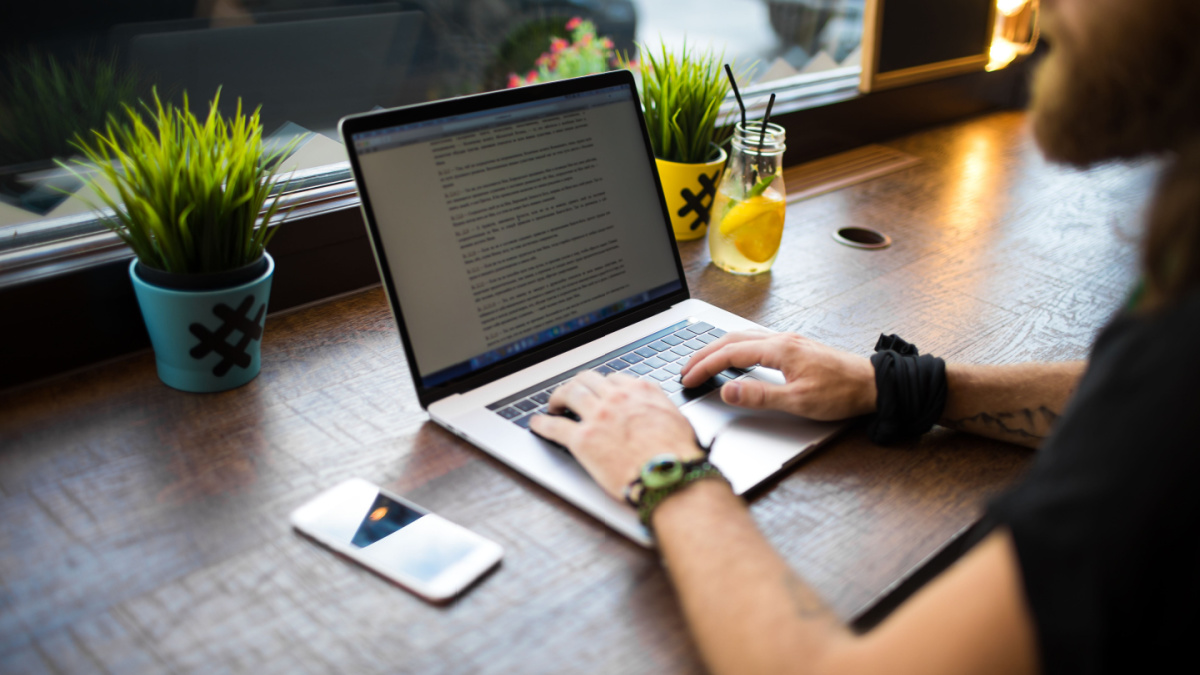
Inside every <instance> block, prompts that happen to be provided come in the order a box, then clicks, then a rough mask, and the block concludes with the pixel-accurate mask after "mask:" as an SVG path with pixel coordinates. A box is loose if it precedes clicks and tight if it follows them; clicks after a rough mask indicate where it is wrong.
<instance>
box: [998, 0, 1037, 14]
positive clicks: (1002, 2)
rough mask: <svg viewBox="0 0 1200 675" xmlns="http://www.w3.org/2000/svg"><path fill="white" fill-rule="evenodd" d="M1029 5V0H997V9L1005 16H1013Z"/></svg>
mask: <svg viewBox="0 0 1200 675" xmlns="http://www.w3.org/2000/svg"><path fill="white" fill-rule="evenodd" d="M1028 4H1029V0H996V9H997V10H998V11H999V12H1000V13H1001V14H1003V15H1005V16H1012V15H1013V14H1016V13H1017V12H1019V11H1021V9H1022V8H1024V7H1025V5H1028Z"/></svg>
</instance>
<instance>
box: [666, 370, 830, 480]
mask: <svg viewBox="0 0 1200 675" xmlns="http://www.w3.org/2000/svg"><path fill="white" fill-rule="evenodd" d="M756 375H758V372H757V371H755V372H754V373H751V374H750V375H748V376H747V377H755V376H756ZM761 379H763V380H768V381H773V380H774V379H775V378H771V377H769V376H768V377H762V378H761ZM682 412H683V414H684V415H685V416H686V417H687V418H688V421H690V422H691V423H692V426H693V427H694V428H695V430H696V436H697V438H698V439H699V440H700V442H701V443H704V444H705V445H707V444H709V443H711V444H712V455H711V460H712V462H713V464H716V465H717V467H719V468H720V469H721V472H722V473H724V474H725V477H726V478H728V479H729V482H730V483H731V484H732V485H733V490H734V492H736V493H738V494H742V493H743V492H745V491H746V490H749V489H750V488H752V487H754V486H755V485H757V484H758V483H759V482H761V481H762V480H764V479H766V478H767V477H768V476H770V475H772V474H774V473H775V472H777V471H779V469H780V468H782V467H783V465H784V464H786V463H788V462H789V461H791V460H792V459H793V458H795V457H796V456H797V455H799V454H801V453H802V452H804V451H805V450H807V449H808V448H809V447H811V446H813V445H815V444H817V443H819V442H820V441H822V440H824V439H825V438H828V437H829V435H830V434H831V433H833V431H835V430H836V429H837V428H838V427H840V426H841V423H839V422H814V421H813V420H810V419H806V418H803V417H796V416H795V415H789V414H787V413H781V412H776V411H772V410H746V409H744V408H735V407H733V406H731V405H729V404H727V403H725V402H724V401H722V400H721V396H720V393H719V392H713V393H712V394H710V395H709V396H706V397H704V398H703V399H701V400H699V401H696V402H695V403H693V404H691V405H689V406H685V407H684V408H683V410H682Z"/></svg>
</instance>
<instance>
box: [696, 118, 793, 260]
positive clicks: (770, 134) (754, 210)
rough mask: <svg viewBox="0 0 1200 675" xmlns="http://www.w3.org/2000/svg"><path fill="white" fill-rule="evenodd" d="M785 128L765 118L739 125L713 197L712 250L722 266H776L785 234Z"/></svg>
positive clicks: (710, 237)
mask: <svg viewBox="0 0 1200 675" xmlns="http://www.w3.org/2000/svg"><path fill="white" fill-rule="evenodd" d="M784 135H785V132H784V129H783V127H781V126H779V125H778V124H768V125H767V127H766V131H765V133H764V130H763V126H762V122H747V123H746V124H744V125H743V124H738V125H737V127H735V128H734V132H733V138H732V143H731V145H732V148H731V152H730V153H729V163H728V164H727V165H726V166H725V175H724V177H723V178H722V179H721V185H720V187H718V188H717V196H716V199H715V200H714V202H713V218H712V226H710V227H709V228H708V250H709V253H710V254H711V256H712V261H713V263H714V264H716V266H717V267H720V268H721V269H723V270H725V271H726V272H732V273H734V274H762V273H763V272H766V271H768V270H770V269H771V265H772V264H773V263H774V262H775V258H776V256H778V255H779V242H780V241H781V240H782V239H783V219H784V215H785V213H786V212H787V192H786V191H785V189H784V185H783V151H784V149H785V148H786V146H785V145H784Z"/></svg>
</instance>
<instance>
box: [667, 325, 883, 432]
mask: <svg viewBox="0 0 1200 675" xmlns="http://www.w3.org/2000/svg"><path fill="white" fill-rule="evenodd" d="M760 364H761V365H764V366H767V367H768V368H775V369H777V370H780V371H783V375H784V378H785V379H786V380H787V382H786V383H785V384H783V385H775V384H768V383H766V382H760V381H758V380H753V379H743V380H738V381H737V382H730V383H728V384H726V385H725V386H723V387H721V398H722V399H724V401H725V402H726V403H728V404H730V405H736V406H741V407H743V408H770V409H773V410H782V411H784V412H789V413H792V414H793V415H800V416H802V417H808V418H810V419H814V420H822V421H829V420H841V419H846V418H849V417H856V416H858V415H866V414H868V413H872V412H875V369H874V368H873V367H872V366H871V361H870V359H867V358H866V357H862V356H855V355H854V354H848V353H846V352H843V351H839V350H837V349H834V348H832V347H827V346H825V345H823V344H821V343H819V342H814V341H812V340H809V339H807V338H804V337H801V336H799V335H795V334H792V333H729V334H728V335H726V336H724V337H723V338H721V339H720V340H717V341H716V342H714V343H712V344H710V345H708V346H707V347H705V348H704V349H701V350H700V351H698V352H696V353H695V354H694V355H693V356H692V359H691V360H690V361H689V362H688V364H687V365H686V366H684V368H683V373H682V376H683V385H684V386H685V387H697V386H700V384H702V383H703V382H704V381H705V380H707V379H708V378H710V377H712V376H713V375H716V374H717V373H719V372H721V371H722V370H725V369H726V368H730V367H733V368H748V367H750V366H754V365H760Z"/></svg>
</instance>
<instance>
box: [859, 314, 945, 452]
mask: <svg viewBox="0 0 1200 675" xmlns="http://www.w3.org/2000/svg"><path fill="white" fill-rule="evenodd" d="M871 365H872V366H874V367H875V390H876V398H875V408H876V412H875V414H874V415H873V416H872V417H871V418H870V422H869V423H868V424H867V436H868V437H869V438H870V439H871V441H873V442H875V443H878V444H880V445H890V444H892V443H899V442H901V441H906V440H909V439H912V438H916V437H917V436H920V435H921V434H923V433H925V432H926V431H929V430H930V429H931V428H933V425H934V424H936V423H937V421H938V420H939V419H941V417H942V411H943V410H944V409H945V408H946V362H945V361H943V360H942V359H939V358H936V357H933V356H929V355H928V354H926V355H925V356H921V355H920V354H919V352H918V351H917V348H916V347H915V346H914V345H911V344H909V343H907V342H905V341H904V340H902V339H900V338H899V337H898V336H896V335H880V336H879V342H877V343H875V353H874V354H872V355H871Z"/></svg>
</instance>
